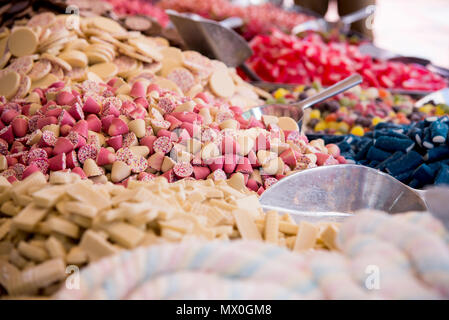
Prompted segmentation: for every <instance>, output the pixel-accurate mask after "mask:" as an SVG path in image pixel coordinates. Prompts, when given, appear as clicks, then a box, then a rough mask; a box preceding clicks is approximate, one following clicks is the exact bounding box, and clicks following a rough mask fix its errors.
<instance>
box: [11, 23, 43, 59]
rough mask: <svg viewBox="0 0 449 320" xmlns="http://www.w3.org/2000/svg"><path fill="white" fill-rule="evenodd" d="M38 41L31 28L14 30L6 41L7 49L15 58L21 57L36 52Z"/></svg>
mask: <svg viewBox="0 0 449 320" xmlns="http://www.w3.org/2000/svg"><path fill="white" fill-rule="evenodd" d="M38 42H39V39H38V37H37V35H36V33H34V31H33V30H32V29H31V28H27V27H21V28H17V29H15V30H14V31H13V32H12V33H11V35H10V36H9V40H8V48H9V51H11V53H12V54H13V55H14V56H16V57H23V56H26V55H30V54H33V53H34V52H36V49H37V45H38Z"/></svg>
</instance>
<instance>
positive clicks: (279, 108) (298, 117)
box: [243, 74, 363, 128]
mask: <svg viewBox="0 0 449 320" xmlns="http://www.w3.org/2000/svg"><path fill="white" fill-rule="evenodd" d="M362 80H363V79H362V77H361V76H360V75H359V74H353V75H352V76H349V77H347V78H346V79H344V80H342V81H340V82H337V83H336V84H334V85H333V86H330V87H328V88H327V89H324V90H322V91H320V92H319V93H317V94H315V95H313V96H311V97H309V98H307V99H304V100H302V101H300V102H295V103H292V104H267V105H263V106H259V107H254V108H251V109H249V110H248V111H246V112H244V113H243V117H244V118H245V119H249V118H251V116H253V117H255V118H256V119H257V120H260V119H261V118H262V116H263V115H274V116H278V117H290V118H293V119H294V120H295V121H296V122H298V125H299V127H300V128H301V126H302V120H303V117H304V110H305V109H307V108H309V107H311V106H313V105H314V104H316V103H319V102H321V101H324V100H326V99H328V98H331V97H333V96H335V95H337V94H339V93H341V92H343V91H346V90H348V89H350V88H352V87H354V86H356V85H358V84H360V83H361V82H362Z"/></svg>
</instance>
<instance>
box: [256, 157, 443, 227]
mask: <svg viewBox="0 0 449 320" xmlns="http://www.w3.org/2000/svg"><path fill="white" fill-rule="evenodd" d="M435 190H437V191H435ZM441 190H445V191H444V192H448V193H447V194H446V196H445V197H442V196H441V192H443V191H441ZM260 203H261V205H262V207H263V208H264V209H265V210H277V211H279V212H288V213H290V214H291V215H292V216H293V218H295V220H298V221H299V220H308V221H320V220H327V221H329V220H330V221H343V220H344V219H345V218H348V217H350V216H351V215H352V214H353V213H354V212H355V211H357V210H360V209H375V210H381V211H385V212H387V213H391V214H394V213H400V212H406V211H426V210H431V211H432V212H435V213H439V218H440V220H442V221H443V222H444V223H445V224H446V226H449V211H448V209H447V208H448V207H449V189H441V188H439V189H430V190H416V189H413V188H410V187H408V186H407V185H405V184H403V183H401V182H399V181H398V180H396V179H395V178H393V177H392V176H390V175H388V174H386V173H383V172H381V171H379V170H376V169H372V168H369V167H365V166H361V165H354V164H345V165H333V166H324V167H317V168H313V169H308V170H304V171H301V172H298V173H295V174H292V175H291V176H288V177H286V178H284V179H282V180H280V181H279V182H277V183H276V184H274V185H273V186H271V187H270V188H269V189H267V190H266V191H265V192H264V193H263V194H262V196H261V197H260ZM441 217H443V218H441Z"/></svg>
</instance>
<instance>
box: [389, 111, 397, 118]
mask: <svg viewBox="0 0 449 320" xmlns="http://www.w3.org/2000/svg"><path fill="white" fill-rule="evenodd" d="M388 116H389V117H390V118H394V117H396V112H394V111H390V113H389V114H388Z"/></svg>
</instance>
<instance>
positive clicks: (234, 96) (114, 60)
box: [0, 12, 266, 107]
mask: <svg viewBox="0 0 449 320" xmlns="http://www.w3.org/2000/svg"><path fill="white" fill-rule="evenodd" d="M76 21H78V20H76V19H75V20H73V17H72V16H68V15H59V16H56V15H54V14H53V13H50V12H46V13H42V14H39V15H36V16H34V17H33V18H32V19H31V20H29V21H28V22H27V25H26V26H20V28H17V29H15V30H12V31H10V30H9V29H5V30H4V31H3V37H2V39H1V41H2V44H3V45H2V46H0V49H1V52H0V54H1V55H2V57H3V62H2V64H1V66H2V67H3V69H2V70H1V73H0V82H3V83H5V84H6V83H7V84H8V85H5V86H4V87H2V88H0V94H1V95H3V96H5V97H6V98H7V99H22V98H25V96H26V95H27V94H28V93H29V92H31V91H32V90H33V89H35V88H41V89H42V88H47V87H48V86H50V85H51V84H52V83H54V82H57V81H61V80H65V81H67V80H68V79H70V80H72V82H81V81H84V80H86V79H87V80H94V81H97V82H104V81H108V80H109V79H111V78H113V77H115V76H120V77H122V78H124V79H126V80H128V81H129V82H133V81H135V80H136V79H138V78H139V77H140V78H145V79H146V80H148V81H153V82H154V83H156V84H158V85H159V86H160V87H162V88H167V89H170V90H174V91H176V92H178V93H181V92H183V91H182V90H181V89H183V90H184V92H183V93H185V94H186V95H189V96H192V97H193V96H195V95H196V94H198V93H200V92H203V91H208V92H210V93H211V94H212V95H213V96H215V97H217V98H219V99H222V100H227V101H229V102H231V103H233V104H237V105H240V106H242V107H251V106H255V105H259V104H261V103H262V100H261V99H259V97H258V93H259V94H261V90H256V89H254V88H253V87H252V86H250V85H248V84H246V83H244V82H243V81H242V80H241V79H240V78H239V77H238V76H237V75H236V72H235V70H233V69H228V68H226V66H225V65H224V64H222V63H220V62H218V61H211V60H209V59H207V58H205V57H203V56H202V55H200V54H198V53H196V52H192V51H185V52H182V51H181V50H179V49H177V48H174V47H170V46H169V45H168V42H167V40H165V39H163V38H157V37H156V38H150V37H146V36H143V35H141V34H140V33H139V32H128V31H126V30H125V29H124V28H123V27H122V26H121V25H120V24H118V23H117V22H115V21H113V20H111V19H107V18H103V17H98V16H94V17H90V18H80V19H79V23H78V22H76ZM19 43H20V45H19ZM25 43H26V45H24V44H25ZM215 72H220V74H224V75H223V78H224V79H225V80H226V81H227V82H231V84H230V85H228V86H227V87H226V88H224V89H226V92H224V93H223V90H224V89H219V90H218V91H217V90H215V91H214V90H213V88H212V89H209V88H208V87H209V81H208V80H209V77H211V76H213V75H214V73H215ZM18 76H20V77H19V78H20V79H19V82H18V83H17V81H16V80H15V79H16V78H17V77H18ZM225 80H219V81H218V83H221V81H225ZM234 82H236V84H234ZM211 83H212V85H215V84H216V83H217V80H213V81H211ZM180 87H181V88H180ZM19 88H20V90H19ZM262 94H263V93H262ZM265 97H266V95H265Z"/></svg>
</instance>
